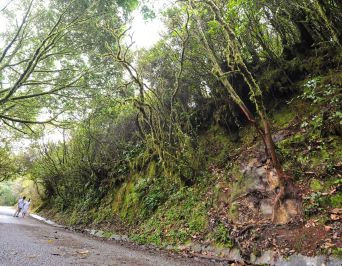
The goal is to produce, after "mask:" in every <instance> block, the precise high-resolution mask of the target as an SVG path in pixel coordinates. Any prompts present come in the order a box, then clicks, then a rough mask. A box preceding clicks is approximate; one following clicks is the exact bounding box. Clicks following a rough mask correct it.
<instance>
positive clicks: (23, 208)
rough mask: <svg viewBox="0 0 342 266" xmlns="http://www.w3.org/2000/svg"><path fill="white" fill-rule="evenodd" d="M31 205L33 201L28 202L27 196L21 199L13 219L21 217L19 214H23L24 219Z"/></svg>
mask: <svg viewBox="0 0 342 266" xmlns="http://www.w3.org/2000/svg"><path fill="white" fill-rule="evenodd" d="M30 204H31V199H28V200H26V197H25V196H24V197H22V198H19V200H18V207H17V210H16V211H15V213H14V215H13V217H19V214H20V213H21V215H22V217H23V218H24V217H25V215H26V214H27V212H28V210H29V208H30Z"/></svg>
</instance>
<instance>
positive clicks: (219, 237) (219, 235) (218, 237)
mask: <svg viewBox="0 0 342 266" xmlns="http://www.w3.org/2000/svg"><path fill="white" fill-rule="evenodd" d="M213 238H214V240H215V242H216V244H219V245H220V246H221V247H225V248H232V247H233V246H234V244H233V241H232V240H231V238H230V234H229V231H228V229H227V228H226V227H225V226H224V225H223V224H219V225H218V226H217V227H216V228H215V229H214V233H213Z"/></svg>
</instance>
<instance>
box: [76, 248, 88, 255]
mask: <svg viewBox="0 0 342 266" xmlns="http://www.w3.org/2000/svg"><path fill="white" fill-rule="evenodd" d="M76 252H77V253H78V254H81V255H85V254H88V253H89V250H86V249H84V250H82V249H80V250H76Z"/></svg>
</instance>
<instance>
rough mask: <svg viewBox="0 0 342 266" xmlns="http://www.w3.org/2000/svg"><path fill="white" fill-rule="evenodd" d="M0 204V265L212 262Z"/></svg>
mask: <svg viewBox="0 0 342 266" xmlns="http://www.w3.org/2000/svg"><path fill="white" fill-rule="evenodd" d="M13 213H14V210H13V209H11V208H9V207H0V265H1V266H3V265H4V266H7V265H8V266H12V265H39V266H40V265H49V266H50V265H59V266H60V265H158V266H159V265H214V263H211V262H209V261H202V260H194V259H188V258H182V257H180V256H176V255H169V254H168V253H165V252H157V251H149V250H141V249H140V248H134V247H132V246H129V245H127V244H123V243H120V242H115V241H108V240H106V241H105V240H99V239H96V238H93V237H89V236H86V235H83V234H80V233H75V232H71V231H68V230H65V229H63V228H57V227H53V226H50V225H47V224H44V223H42V222H39V221H37V220H35V219H33V218H31V217H26V218H16V217H13V216H12V215H13Z"/></svg>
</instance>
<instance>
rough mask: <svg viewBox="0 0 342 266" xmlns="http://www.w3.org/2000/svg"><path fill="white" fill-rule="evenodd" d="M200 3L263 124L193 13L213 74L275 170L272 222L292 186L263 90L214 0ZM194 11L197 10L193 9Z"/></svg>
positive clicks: (199, 20) (191, 3) (190, 2)
mask: <svg viewBox="0 0 342 266" xmlns="http://www.w3.org/2000/svg"><path fill="white" fill-rule="evenodd" d="M203 2H205V3H206V4H207V5H208V6H209V7H210V8H211V10H212V11H213V13H214V15H215V18H216V20H217V21H218V22H219V23H220V25H221V26H222V30H223V34H224V37H225V39H226V41H227V47H226V49H225V57H226V61H227V62H228V64H229V65H230V66H231V68H232V69H233V70H236V71H238V72H239V73H240V74H241V75H242V77H243V78H244V80H245V82H246V84H247V85H248V87H249V90H250V94H251V100H252V102H253V103H254V105H255V107H256V112H257V115H258V116H259V118H260V120H261V125H262V126H261V127H260V126H259V123H258V121H257V119H256V118H255V117H254V115H253V113H252V112H251V111H250V110H249V109H248V107H247V106H246V104H245V103H244V102H243V101H242V99H241V97H240V96H239V95H238V94H237V92H236V90H235V89H234V87H233V85H232V84H231V82H230V81H229V79H228V75H229V73H225V71H224V70H223V69H222V67H221V64H220V62H219V59H218V58H217V56H216V54H215V51H214V49H213V48H212V47H211V46H210V44H209V42H208V39H207V37H206V35H205V33H204V31H203V29H202V25H201V19H200V18H199V17H198V16H196V15H195V17H196V21H197V25H198V30H199V33H200V36H201V39H202V41H203V44H204V46H205V48H206V50H207V52H208V57H209V58H210V61H211V62H212V64H213V66H214V68H213V74H214V75H215V76H216V77H217V78H218V79H219V80H220V81H221V83H222V84H223V85H224V87H225V88H226V90H227V91H228V93H229V95H230V97H231V98H232V99H233V100H234V102H235V103H236V104H237V105H238V106H239V107H240V109H241V110H242V112H243V113H244V115H245V116H246V118H247V119H248V121H249V122H250V123H251V124H252V125H253V126H254V127H255V129H256V131H257V132H258V134H259V135H260V137H261V139H262V141H263V143H264V146H265V152H266V154H267V156H268V158H269V159H270V161H271V163H272V167H273V168H274V169H275V171H276V172H277V175H278V177H279V188H278V194H277V196H276V198H275V202H274V210H273V217H272V221H274V220H275V210H276V208H277V205H278V204H279V202H280V200H281V199H282V198H284V196H285V195H286V194H287V191H286V190H287V189H293V186H292V185H289V184H290V183H291V182H292V181H291V177H289V176H288V175H286V174H285V173H284V171H283V168H282V165H281V163H280V161H279V159H278V156H277V154H276V150H275V144H274V141H273V139H272V134H271V129H270V123H269V120H268V118H267V114H266V109H265V106H264V104H263V99H262V91H261V89H260V86H259V85H258V83H257V82H256V80H255V78H254V77H253V76H252V74H251V72H250V71H249V70H248V68H247V66H246V64H245V63H244V60H243V58H242V55H241V52H240V48H239V45H238V42H237V38H236V36H235V33H234V31H233V30H232V29H231V28H230V26H229V25H228V23H227V22H226V21H225V19H224V17H223V15H222V14H221V13H220V10H219V8H218V7H217V6H216V4H215V2H214V1H212V0H204V1H203ZM188 3H189V4H190V6H191V8H192V9H193V10H194V11H195V9H194V5H193V2H192V1H191V0H189V1H188ZM194 13H196V11H195V12H194ZM236 71H235V72H236ZM293 193H294V191H291V194H293Z"/></svg>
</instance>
